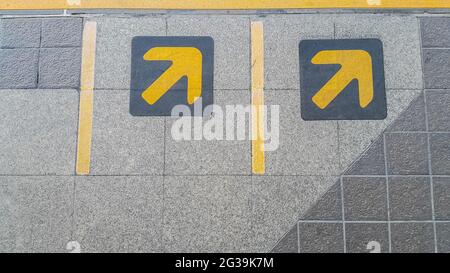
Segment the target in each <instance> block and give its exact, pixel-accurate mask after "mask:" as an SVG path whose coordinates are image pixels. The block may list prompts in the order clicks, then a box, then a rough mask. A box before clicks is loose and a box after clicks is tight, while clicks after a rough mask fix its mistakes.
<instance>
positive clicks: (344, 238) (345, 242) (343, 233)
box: [339, 176, 347, 253]
mask: <svg viewBox="0 0 450 273" xmlns="http://www.w3.org/2000/svg"><path fill="white" fill-rule="evenodd" d="M339 182H340V184H341V185H340V186H341V210H342V239H343V241H344V253H347V238H346V234H345V232H346V231H345V201H344V182H343V178H342V176H341V177H340V178H339Z"/></svg>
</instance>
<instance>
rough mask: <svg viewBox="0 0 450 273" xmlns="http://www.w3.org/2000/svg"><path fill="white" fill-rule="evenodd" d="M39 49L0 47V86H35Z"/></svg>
mask: <svg viewBox="0 0 450 273" xmlns="http://www.w3.org/2000/svg"><path fill="white" fill-rule="evenodd" d="M38 58H39V49H0V75H1V76H0V88H1V89H6V88H35V87H36V85H37V75H38V73H37V68H38Z"/></svg>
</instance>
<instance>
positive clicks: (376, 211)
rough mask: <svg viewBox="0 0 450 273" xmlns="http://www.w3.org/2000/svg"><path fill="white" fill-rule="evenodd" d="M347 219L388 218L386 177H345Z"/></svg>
mask: <svg viewBox="0 0 450 273" xmlns="http://www.w3.org/2000/svg"><path fill="white" fill-rule="evenodd" d="M343 187H344V210H345V220H346V221H353V220H354V221H368V220H378V221H381V220H387V200H386V199H387V192H386V179H385V178H384V177H344V178H343Z"/></svg>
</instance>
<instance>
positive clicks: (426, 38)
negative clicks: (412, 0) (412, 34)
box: [420, 17, 450, 48]
mask: <svg viewBox="0 0 450 273" xmlns="http://www.w3.org/2000/svg"><path fill="white" fill-rule="evenodd" d="M420 29H421V32H422V46H423V47H425V48H429V47H450V18H448V17H425V18H421V19H420Z"/></svg>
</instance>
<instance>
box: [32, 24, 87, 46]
mask: <svg viewBox="0 0 450 273" xmlns="http://www.w3.org/2000/svg"><path fill="white" fill-rule="evenodd" d="M82 32H83V19H82V18H68V19H62V18H54V19H52V18H49V19H45V20H43V21H42V32H41V37H42V38H41V45H42V47H80V46H81V40H82V37H81V36H82Z"/></svg>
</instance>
